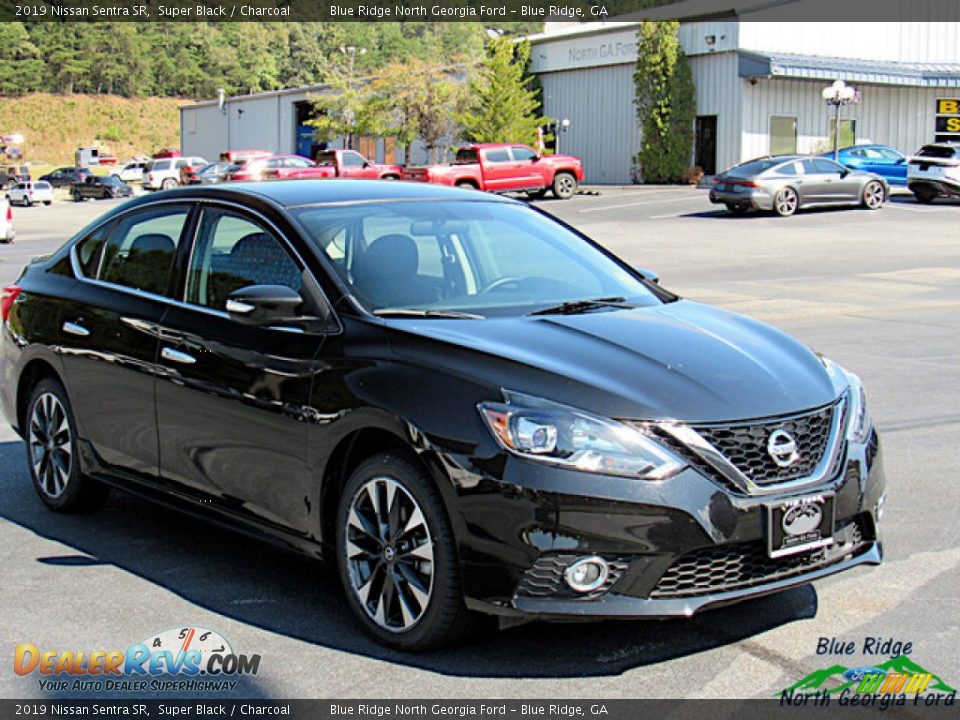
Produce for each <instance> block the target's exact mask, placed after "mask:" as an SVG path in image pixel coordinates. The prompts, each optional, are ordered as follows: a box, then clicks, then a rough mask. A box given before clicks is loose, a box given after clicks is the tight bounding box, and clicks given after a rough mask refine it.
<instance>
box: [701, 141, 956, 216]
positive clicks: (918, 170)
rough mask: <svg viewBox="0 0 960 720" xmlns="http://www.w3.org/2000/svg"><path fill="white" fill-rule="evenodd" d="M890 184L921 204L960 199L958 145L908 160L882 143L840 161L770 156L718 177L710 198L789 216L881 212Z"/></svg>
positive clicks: (844, 154)
mask: <svg viewBox="0 0 960 720" xmlns="http://www.w3.org/2000/svg"><path fill="white" fill-rule="evenodd" d="M829 155H830V156H832V153H830V154H829ZM891 185H900V186H903V185H906V186H907V187H908V188H909V189H910V191H911V192H912V193H913V195H914V197H915V198H916V199H917V202H921V203H930V202H933V201H934V200H935V199H936V198H937V197H941V196H953V197H960V144H955V143H933V144H930V145H924V146H923V147H922V148H921V149H920V150H919V151H918V152H917V154H916V155H915V156H914V157H909V158H908V157H907V156H905V155H903V154H901V153H899V152H897V151H896V150H894V149H893V148H888V147H886V146H884V145H857V146H854V147H849V148H844V149H842V150H840V151H839V153H838V154H837V161H834V160H832V159H829V158H828V156H827V155H820V156H805V155H771V156H767V157H762V158H757V159H755V160H749V161H747V162H745V163H741V164H740V165H736V166H735V167H732V168H730V169H729V170H726V171H725V172H723V173H721V174H720V175H717V176H716V177H715V178H714V181H713V187H712V188H711V189H710V196H709V197H710V202H712V203H714V204H717V205H725V206H726V208H727V209H728V210H729V211H730V212H732V213H735V214H742V213H746V212H748V211H750V210H768V211H773V212H775V213H776V214H777V215H780V216H782V217H787V216H790V215H793V214H794V213H795V212H796V211H797V210H799V209H801V208H806V207H819V206H827V205H849V206H862V207H865V208H868V209H870V210H879V209H880V208H881V207H883V204H884V203H885V202H886V201H887V200H888V199H889V197H890V187H891Z"/></svg>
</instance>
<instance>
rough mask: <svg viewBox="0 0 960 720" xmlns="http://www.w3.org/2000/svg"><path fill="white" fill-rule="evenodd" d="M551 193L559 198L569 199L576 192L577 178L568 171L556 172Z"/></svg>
mask: <svg viewBox="0 0 960 720" xmlns="http://www.w3.org/2000/svg"><path fill="white" fill-rule="evenodd" d="M553 194H554V195H556V196H557V198H558V199H560V200H569V199H570V198H572V197H573V196H574V195H576V194H577V179H576V178H575V177H574V176H573V175H571V174H570V173H566V172H562V173H557V174H556V177H554V178H553Z"/></svg>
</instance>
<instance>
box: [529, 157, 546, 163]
mask: <svg viewBox="0 0 960 720" xmlns="http://www.w3.org/2000/svg"><path fill="white" fill-rule="evenodd" d="M542 159H543V158H542V157H541V156H540V155H534V156H533V157H532V158H530V162H532V163H536V162H540V161H541V160H542Z"/></svg>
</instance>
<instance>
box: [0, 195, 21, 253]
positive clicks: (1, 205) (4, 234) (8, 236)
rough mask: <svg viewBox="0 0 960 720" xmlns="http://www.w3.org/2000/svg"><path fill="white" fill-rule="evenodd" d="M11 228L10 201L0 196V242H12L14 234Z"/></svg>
mask: <svg viewBox="0 0 960 720" xmlns="http://www.w3.org/2000/svg"><path fill="white" fill-rule="evenodd" d="M16 234H17V233H16V232H15V231H14V229H13V209H12V208H11V207H10V201H9V200H7V199H6V198H5V197H0V242H5V243H12V242H13V238H14V237H15V236H16Z"/></svg>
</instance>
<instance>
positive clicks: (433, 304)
mask: <svg viewBox="0 0 960 720" xmlns="http://www.w3.org/2000/svg"><path fill="white" fill-rule="evenodd" d="M691 262H695V259H694V258H691ZM2 318H3V332H2V343H0V348H2V357H3V362H2V368H3V385H2V397H3V405H4V409H5V411H6V413H7V415H8V417H9V420H10V422H11V423H12V424H13V425H14V426H15V428H16V429H17V430H18V432H19V433H20V434H21V435H22V436H23V438H24V439H25V441H26V449H27V457H28V461H29V466H30V472H31V474H32V478H33V482H34V484H35V486H36V490H37V493H38V494H39V496H40V499H41V500H42V501H43V502H44V503H46V505H47V506H48V507H49V508H50V509H51V510H55V511H62V512H73V511H80V510H87V509H91V508H94V507H96V506H97V505H98V504H99V503H101V502H102V501H103V499H104V497H105V495H106V492H107V488H109V487H111V486H116V487H119V488H123V489H124V490H128V491H133V492H136V493H139V494H141V495H143V496H147V497H149V498H152V499H154V500H157V501H160V502H163V503H168V504H172V505H175V506H177V507H180V508H184V509H186V510H187V511H190V512H193V513H195V514H198V515H201V516H207V517H209V518H210V519H213V520H217V521H220V522H224V523H226V524H228V525H230V526H232V527H234V528H236V529H239V530H243V531H247V532H252V533H255V534H257V535H260V536H262V537H265V538H268V539H271V540H273V541H275V542H278V543H280V544H282V545H285V546H287V547H290V548H294V549H297V550H299V551H302V552H305V553H307V554H310V555H313V556H321V555H322V556H325V557H330V558H336V563H337V566H338V568H339V571H340V577H341V579H342V583H343V586H344V590H345V592H346V596H347V597H348V598H349V603H350V606H351V607H352V609H353V611H354V613H355V614H356V616H357V618H358V619H359V621H360V623H361V624H362V625H363V626H364V627H365V628H366V629H367V630H368V631H370V632H371V633H372V634H373V635H374V636H375V637H376V638H377V639H379V640H380V641H381V642H383V643H385V644H388V645H391V646H394V647H398V648H402V649H406V650H421V649H425V648H431V647H436V646H438V645H441V644H444V643H448V642H451V641H453V640H455V639H457V638H459V637H461V636H462V635H463V633H464V632H465V631H466V630H467V629H468V628H470V627H471V625H472V624H473V621H474V619H475V618H476V614H477V613H487V614H494V615H499V616H502V617H506V618H509V617H512V618H513V619H514V620H516V619H517V618H521V619H522V618H543V619H569V618H604V617H620V618H631V617H633V618H640V617H666V616H688V615H691V614H693V613H695V612H698V611H700V610H704V609H706V608H711V607H715V606H719V605H723V604H727V603H731V602H735V601H738V600H742V599H744V598H749V597H753V596H757V595H762V594H768V593H773V592H776V591H778V590H781V589H783V588H786V587H789V586H793V585H799V584H803V583H807V582H809V581H811V580H813V579H816V578H819V577H822V576H824V575H828V574H830V573H834V572H838V571H841V570H846V569H848V568H851V567H853V566H855V565H860V564H877V563H879V562H880V561H881V558H882V552H881V545H880V542H879V536H878V530H877V523H878V520H879V519H880V515H881V514H882V511H883V504H884V497H885V495H884V484H885V481H884V475H883V469H882V463H881V456H880V453H879V444H878V440H877V435H876V433H875V431H874V429H873V425H872V423H871V421H870V416H869V414H868V412H867V407H866V403H865V398H864V394H863V390H862V388H861V384H860V381H859V380H858V379H857V377H856V376H855V375H853V374H851V373H849V372H847V371H845V370H844V369H842V368H841V367H839V366H838V365H836V364H835V363H833V362H831V361H830V360H828V359H826V358H825V357H822V356H820V355H817V354H815V353H813V352H811V351H810V350H808V349H807V348H806V347H804V346H803V345H801V344H800V343H798V342H797V341H796V340H793V339H791V338H790V337H788V336H786V335H784V334H783V333H781V332H779V331H777V330H775V329H774V328H772V327H769V326H767V325H764V324H762V323H759V322H756V321H754V320H751V319H749V318H746V317H743V316H740V315H736V314H734V313H730V312H726V311H723V310H718V309H715V308H711V307H707V306H704V305H700V304H697V303H695V302H692V301H689V300H683V299H681V298H679V297H677V296H675V295H673V294H671V293H670V292H668V291H666V290H665V289H663V288H661V287H660V286H659V284H657V282H655V280H654V279H652V275H651V274H649V273H645V272H644V271H638V270H635V269H633V268H631V267H629V266H628V265H627V264H625V263H624V262H622V261H621V260H619V259H618V258H616V257H614V256H613V255H611V254H610V253H608V252H606V251H605V250H604V249H603V248H601V247H600V246H598V245H597V244H595V243H594V242H592V241H591V240H589V239H587V238H586V237H584V236H583V235H581V234H580V233H578V232H577V231H576V230H574V229H573V228H570V227H568V226H567V225H565V224H563V223H561V222H559V221H557V220H555V219H553V218H551V217H550V216H549V215H547V214H545V213H542V212H539V211H538V210H535V209H533V208H530V207H528V206H527V205H525V204H523V203H520V202H517V201H514V200H509V199H505V198H500V197H495V196H492V195H486V194H482V193H478V192H471V191H466V190H457V189H452V188H443V187H437V186H429V185H426V186H425V185H421V184H409V185H408V184H404V183H382V182H375V181H371V182H368V181H350V182H339V181H322V180H321V181H287V182H276V183H256V184H242V183H238V184H233V185H230V186H229V187H196V188H182V189H178V190H172V191H169V192H163V193H158V194H155V195H151V196H149V197H144V198H139V199H136V200H133V201H131V202H128V203H126V204H125V205H123V206H121V207H119V208H117V209H115V210H113V211H111V212H109V213H107V214H106V215H104V216H103V217H101V218H100V219H98V220H97V221H95V222H94V223H93V224H91V225H89V226H88V227H86V228H85V229H84V230H82V231H81V232H80V233H79V234H77V236H76V237H74V238H73V239H71V240H70V241H69V242H67V244H66V245H64V246H63V247H62V248H61V249H60V250H58V251H57V252H55V253H54V254H52V255H50V256H48V257H46V258H43V259H39V260H36V261H35V262H33V263H32V264H31V265H30V266H29V267H27V268H26V270H25V271H24V272H23V274H22V276H21V277H20V279H19V280H18V281H17V283H16V284H15V285H12V286H9V287H7V288H5V289H4V292H3V303H2ZM265 572H266V569H265Z"/></svg>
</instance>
